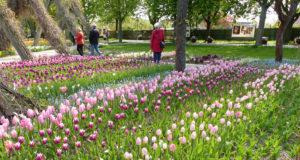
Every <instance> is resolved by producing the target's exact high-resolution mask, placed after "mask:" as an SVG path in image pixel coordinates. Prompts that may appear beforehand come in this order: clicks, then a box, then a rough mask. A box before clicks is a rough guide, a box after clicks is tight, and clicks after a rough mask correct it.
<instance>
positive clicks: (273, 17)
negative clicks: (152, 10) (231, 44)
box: [136, 6, 278, 27]
mask: <svg viewBox="0 0 300 160" xmlns="http://www.w3.org/2000/svg"><path fill="white" fill-rule="evenodd" d="M273 7H274V6H271V7H270V8H269V9H268V12H267V17H266V23H265V24H266V27H269V26H268V25H273V24H275V23H276V22H277V20H278V16H277V13H276V12H275V10H274V9H273ZM145 12H146V10H145V9H143V8H139V10H138V11H136V14H138V15H139V16H138V17H140V18H143V19H145V20H148V16H147V15H146V14H145ZM254 21H255V22H256V23H257V25H258V23H259V15H258V16H255V15H253V14H251V15H249V16H247V18H238V19H237V22H252V23H254Z"/></svg>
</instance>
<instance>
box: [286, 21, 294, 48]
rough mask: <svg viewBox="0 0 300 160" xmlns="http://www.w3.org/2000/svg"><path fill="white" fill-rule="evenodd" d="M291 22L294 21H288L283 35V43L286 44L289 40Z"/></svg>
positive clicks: (291, 27)
mask: <svg viewBox="0 0 300 160" xmlns="http://www.w3.org/2000/svg"><path fill="white" fill-rule="evenodd" d="M293 24H294V22H292V21H290V23H289V24H288V25H287V27H286V30H285V32H284V35H283V43H285V44H288V43H289V42H290V39H291V34H292V29H293Z"/></svg>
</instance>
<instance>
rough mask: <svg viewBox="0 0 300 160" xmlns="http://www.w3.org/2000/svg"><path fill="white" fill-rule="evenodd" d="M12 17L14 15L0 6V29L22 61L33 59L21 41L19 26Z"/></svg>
mask: <svg viewBox="0 0 300 160" xmlns="http://www.w3.org/2000/svg"><path fill="white" fill-rule="evenodd" d="M16 22H17V20H16V19H15V17H14V13H13V12H12V11H11V10H10V9H8V8H7V7H6V6H5V5H3V4H0V28H1V29H2V30H3V31H4V33H5V35H6V37H7V38H8V39H9V40H10V42H11V43H12V45H13V46H14V48H15V49H16V50H17V52H18V54H19V55H20V57H21V59H22V60H31V59H33V57H32V55H31V54H30V51H29V49H28V48H27V46H26V44H25V43H24V41H23V37H22V35H21V33H20V32H19V31H20V27H19V24H17V23H16Z"/></svg>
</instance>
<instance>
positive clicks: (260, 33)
mask: <svg viewBox="0 0 300 160" xmlns="http://www.w3.org/2000/svg"><path fill="white" fill-rule="evenodd" d="M267 10H268V7H267V6H266V4H263V5H262V6H261V12H260V16H259V25H258V30H257V35H256V43H255V45H256V46H261V45H262V37H263V35H264V28H265V22H266V17H267Z"/></svg>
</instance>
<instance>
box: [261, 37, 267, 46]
mask: <svg viewBox="0 0 300 160" xmlns="http://www.w3.org/2000/svg"><path fill="white" fill-rule="evenodd" d="M261 43H262V44H263V45H267V44H268V37H262V41H261Z"/></svg>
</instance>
